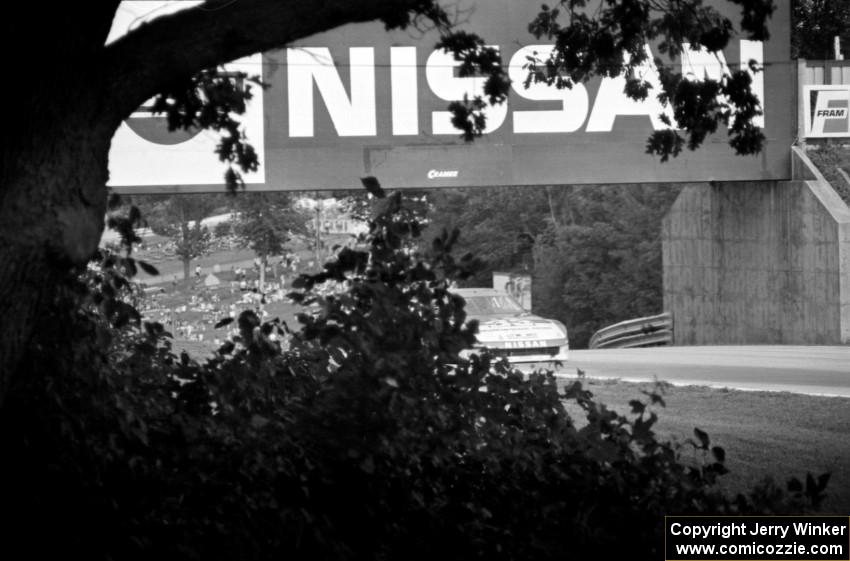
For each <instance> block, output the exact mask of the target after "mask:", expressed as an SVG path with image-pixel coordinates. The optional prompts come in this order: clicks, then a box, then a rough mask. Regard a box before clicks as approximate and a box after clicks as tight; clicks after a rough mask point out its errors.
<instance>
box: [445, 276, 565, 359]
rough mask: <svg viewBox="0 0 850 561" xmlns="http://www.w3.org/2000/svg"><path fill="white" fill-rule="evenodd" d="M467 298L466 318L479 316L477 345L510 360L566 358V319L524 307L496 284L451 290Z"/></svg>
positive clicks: (477, 317)
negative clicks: (548, 315) (561, 320)
mask: <svg viewBox="0 0 850 561" xmlns="http://www.w3.org/2000/svg"><path fill="white" fill-rule="evenodd" d="M452 292H453V293H454V294H457V295H458V296H461V297H462V298H463V299H464V300H465V301H466V307H465V309H466V313H467V319H468V320H471V319H475V320H478V335H477V338H478V344H477V347H486V348H488V349H489V350H490V351H491V353H492V354H494V355H496V356H498V357H506V358H507V359H508V361H509V362H512V363H514V362H554V361H559V362H563V361H566V360H567V352H568V350H569V346H570V344H569V337H568V335H567V328H566V327H565V326H564V324H563V323H561V322H559V321H556V320H553V319H546V318H542V317H540V316H536V315H534V314H531V313H529V312H526V311H525V310H523V309H522V306H521V305H520V304H519V302H517V301H516V299H514V297H513V296H511V295H510V294H508V293H507V292H502V291H500V290H496V289H493V288H457V289H454V290H452Z"/></svg>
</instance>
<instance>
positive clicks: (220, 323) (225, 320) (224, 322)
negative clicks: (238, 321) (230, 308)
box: [214, 317, 233, 329]
mask: <svg viewBox="0 0 850 561" xmlns="http://www.w3.org/2000/svg"><path fill="white" fill-rule="evenodd" d="M231 323H233V318H232V317H226V318H223V319H220V320H218V322H216V324H215V326H214V328H215V329H218V328H219V327H224V326H225V325H230V324H231Z"/></svg>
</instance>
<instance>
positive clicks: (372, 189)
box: [360, 175, 387, 199]
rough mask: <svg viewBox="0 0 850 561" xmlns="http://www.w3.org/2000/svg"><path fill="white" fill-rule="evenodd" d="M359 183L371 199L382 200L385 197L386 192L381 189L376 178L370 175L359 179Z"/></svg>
mask: <svg viewBox="0 0 850 561" xmlns="http://www.w3.org/2000/svg"><path fill="white" fill-rule="evenodd" d="M360 182H361V183H362V184H363V187H365V188H366V190H367V191H368V192H369V193H370V194H371V195H372V196H373V197H375V198H378V199H383V198H385V197H386V196H387V193H386V191H384V189H383V188H382V187H381V184H380V183H379V182H378V179H377V178H376V177H373V176H371V175H370V176H369V177H361V178H360Z"/></svg>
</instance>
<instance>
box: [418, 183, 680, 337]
mask: <svg viewBox="0 0 850 561" xmlns="http://www.w3.org/2000/svg"><path fill="white" fill-rule="evenodd" d="M678 192H679V187H678V186H675V185H592V186H583V187H574V186H547V187H521V188H520V187H494V188H478V189H463V190H461V189H451V190H441V191H435V192H433V193H432V194H429V200H430V202H431V204H432V206H433V207H434V210H433V212H432V213H431V216H433V222H432V223H431V224H430V225H429V227H428V232H429V233H430V235H438V234H439V232H441V231H442V229H443V228H452V227H460V228H461V229H462V235H461V237H460V239H459V240H458V243H457V248H458V250H459V251H468V252H472V253H473V254H475V255H476V256H478V257H479V258H481V259H482V261H483V262H484V266H483V267H482V268H481V269H480V270H479V271H478V272H477V273H476V274H475V275H473V276H472V277H470V279H468V280H467V283H468V284H469V285H470V286H491V283H492V274H493V272H494V271H505V272H514V273H526V274H531V275H532V278H533V284H532V293H533V295H532V304H533V307H534V311H535V312H536V313H539V314H542V315H545V316H547V317H554V318H557V319H559V320H560V321H562V322H563V323H564V324H565V325H566V326H567V327H568V329H569V331H570V344H571V345H572V346H575V347H583V346H585V345H586V344H587V342H588V340H589V339H590V336H591V335H592V334H593V332H594V331H596V330H597V329H599V328H600V327H603V326H605V325H609V324H611V323H616V322H618V321H623V320H626V319H633V318H636V317H641V316H646V315H651V314H657V313H660V312H661V311H662V306H663V287H662V280H661V275H662V263H661V237H660V234H661V220H662V218H663V216H664V214H665V213H666V212H667V210H668V209H669V208H670V205H672V203H673V201H674V200H675V198H676V196H677V195H678Z"/></svg>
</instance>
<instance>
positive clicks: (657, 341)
mask: <svg viewBox="0 0 850 561" xmlns="http://www.w3.org/2000/svg"><path fill="white" fill-rule="evenodd" d="M672 344H673V316H671V315H670V313H669V312H665V313H663V314H658V315H657V316H649V317H645V318H638V319H630V320H628V321H621V322H620V323H615V324H614V325H609V326H608V327H603V328H602V329H600V330H599V331H597V332H596V333H594V334H593V337H591V338H590V348H591V349H627V348H632V347H649V346H658V345H672Z"/></svg>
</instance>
